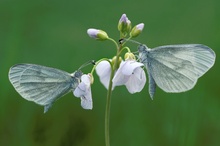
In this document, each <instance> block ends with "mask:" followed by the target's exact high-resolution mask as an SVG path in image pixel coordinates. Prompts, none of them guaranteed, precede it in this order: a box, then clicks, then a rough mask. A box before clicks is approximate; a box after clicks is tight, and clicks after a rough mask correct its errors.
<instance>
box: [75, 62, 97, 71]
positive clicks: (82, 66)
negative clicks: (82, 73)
mask: <svg viewBox="0 0 220 146" xmlns="http://www.w3.org/2000/svg"><path fill="white" fill-rule="evenodd" d="M90 64H93V65H95V64H96V61H95V60H90V61H88V62H86V63H84V64H83V65H81V66H80V68H79V70H81V69H82V68H84V67H86V66H88V65H90Z"/></svg>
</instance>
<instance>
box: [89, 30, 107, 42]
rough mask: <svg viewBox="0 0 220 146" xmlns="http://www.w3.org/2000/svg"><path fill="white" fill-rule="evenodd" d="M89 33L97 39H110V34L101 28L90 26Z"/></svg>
mask: <svg viewBox="0 0 220 146" xmlns="http://www.w3.org/2000/svg"><path fill="white" fill-rule="evenodd" d="M87 34H88V35H89V36H90V37H91V38H94V39H96V40H101V41H104V40H106V39H108V38H109V37H108V34H107V33H106V32H105V31H103V30H99V29H94V28H90V29H88V30H87Z"/></svg>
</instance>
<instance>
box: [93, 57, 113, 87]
mask: <svg viewBox="0 0 220 146" xmlns="http://www.w3.org/2000/svg"><path fill="white" fill-rule="evenodd" d="M95 70H96V73H97V75H98V76H99V79H100V81H101V83H102V84H103V85H104V86H105V88H106V89H108V86H109V81H110V75H111V71H112V69H111V65H110V64H109V62H108V61H105V60H104V61H101V62H100V63H99V64H98V65H97V66H96V69H95ZM112 89H114V85H113V87H112Z"/></svg>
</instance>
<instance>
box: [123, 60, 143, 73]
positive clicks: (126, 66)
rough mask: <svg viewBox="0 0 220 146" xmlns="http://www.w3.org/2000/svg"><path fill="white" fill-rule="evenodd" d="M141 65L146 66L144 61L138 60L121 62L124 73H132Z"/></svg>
mask: <svg viewBox="0 0 220 146" xmlns="http://www.w3.org/2000/svg"><path fill="white" fill-rule="evenodd" d="M140 66H144V64H143V63H140V62H137V61H135V60H126V61H125V62H124V63H123V64H122V63H121V65H120V67H121V72H122V73H123V74H124V75H131V74H132V73H133V71H134V70H135V69H136V68H137V67H140Z"/></svg>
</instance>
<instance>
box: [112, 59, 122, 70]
mask: <svg viewBox="0 0 220 146" xmlns="http://www.w3.org/2000/svg"><path fill="white" fill-rule="evenodd" d="M115 61H116V56H114V57H113V58H112V64H113V66H114V64H115ZM121 61H122V58H121V57H119V58H118V62H117V66H116V68H119V65H120V63H121Z"/></svg>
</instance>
